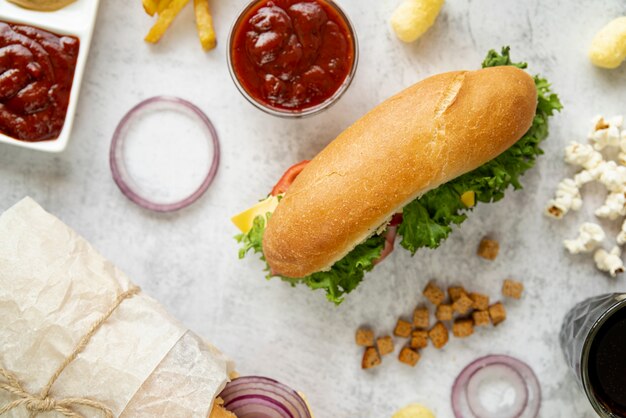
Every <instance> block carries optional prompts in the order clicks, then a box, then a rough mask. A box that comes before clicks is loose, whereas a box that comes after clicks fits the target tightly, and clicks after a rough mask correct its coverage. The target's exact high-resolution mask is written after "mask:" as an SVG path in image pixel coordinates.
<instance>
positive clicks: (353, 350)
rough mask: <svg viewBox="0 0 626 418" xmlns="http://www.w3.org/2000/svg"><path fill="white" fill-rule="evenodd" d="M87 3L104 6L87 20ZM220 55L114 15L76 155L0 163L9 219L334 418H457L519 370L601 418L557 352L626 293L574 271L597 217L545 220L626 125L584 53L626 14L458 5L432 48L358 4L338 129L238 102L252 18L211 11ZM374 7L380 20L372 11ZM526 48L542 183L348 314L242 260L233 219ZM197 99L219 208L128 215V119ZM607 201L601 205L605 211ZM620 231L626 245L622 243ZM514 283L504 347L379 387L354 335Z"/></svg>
mask: <svg viewBox="0 0 626 418" xmlns="http://www.w3.org/2000/svg"><path fill="white" fill-rule="evenodd" d="M81 1H87V0H81ZM212 3H213V8H214V9H215V17H216V22H217V30H218V35H219V41H220V44H219V47H218V49H217V50H216V51H213V52H211V53H209V54H203V53H202V52H201V50H200V48H199V46H198V42H197V39H196V36H195V29H194V25H193V20H192V19H193V16H192V11H191V9H190V8H187V10H185V11H184V12H183V13H182V15H181V16H180V17H179V18H178V19H177V21H176V22H175V24H174V26H173V28H172V29H171V31H170V32H169V33H168V34H167V36H166V37H165V38H164V39H163V41H162V42H161V44H159V45H157V46H148V45H146V44H144V42H143V41H142V38H143V35H144V34H145V32H146V31H147V30H148V28H149V26H150V24H151V20H150V19H149V18H148V17H147V16H146V15H144V13H143V11H142V9H141V5H140V1H139V0H133V1H129V0H107V1H105V2H102V4H101V7H100V14H99V17H98V22H97V27H96V31H95V34H94V39H93V45H92V47H93V48H92V50H91V55H90V57H89V62H88V65H87V70H86V75H85V79H84V85H83V89H82V92H81V96H80V103H79V106H78V109H79V110H78V114H77V117H76V123H75V129H74V135H73V138H72V140H71V142H70V144H69V147H68V149H67V151H66V152H64V153H63V154H60V155H48V154H40V153H35V152H32V151H29V150H25V149H18V148H15V147H11V146H2V147H0V207H1V208H2V209H5V208H8V207H9V206H11V205H12V204H13V203H15V202H17V201H18V200H19V199H21V198H22V197H24V196H26V195H30V196H32V197H34V198H35V199H36V200H37V201H38V202H39V203H40V204H42V205H43V206H44V207H45V208H46V209H48V210H49V211H51V212H52V213H54V214H56V215H58V216H59V217H60V218H61V219H63V220H64V221H65V222H66V223H68V224H69V225H71V226H73V227H74V228H75V229H77V230H78V231H79V232H80V233H81V234H83V235H84V236H85V237H86V238H87V239H88V240H90V241H91V242H92V243H93V244H94V245H95V247H97V248H99V249H100V250H101V251H102V252H103V253H104V254H105V255H106V256H107V257H109V258H110V259H111V260H114V262H115V263H116V264H117V265H118V266H119V267H121V268H122V269H123V270H125V271H126V272H127V273H129V275H130V276H131V277H133V278H134V280H135V281H136V282H137V283H139V284H140V285H142V286H143V288H144V289H145V290H146V291H147V292H148V293H149V294H151V295H152V296H154V297H156V298H157V299H159V300H160V301H161V302H162V303H163V304H164V305H165V306H166V307H167V308H168V309H169V310H170V311H172V312H173V313H174V314H175V315H176V316H178V317H179V318H180V319H181V320H182V321H183V322H184V323H185V324H187V325H188V326H189V327H191V328H192V329H194V330H195V331H197V332H199V333H200V334H201V335H203V336H205V337H206V338H208V339H210V340H211V341H213V342H214V343H215V344H216V345H218V346H219V347H221V348H222V349H223V350H224V351H225V352H226V353H228V354H229V355H231V356H232V357H234V358H235V359H236V360H237V362H238V366H239V369H240V370H241V372H242V373H243V374H261V375H268V376H273V377H275V378H277V379H280V380H282V381H284V382H286V383H288V384H290V385H292V386H294V387H296V388H299V389H301V390H302V391H304V392H305V393H306V394H307V395H308V397H309V399H310V401H311V404H312V406H313V409H314V411H315V412H316V415H317V417H318V418H329V417H348V416H358V417H361V418H369V417H372V418H374V417H389V416H390V415H391V414H392V412H393V411H394V410H396V409H397V408H399V407H401V406H404V405H405V404H407V403H409V402H423V403H425V404H426V405H428V406H430V407H431V408H432V409H433V410H434V411H435V412H436V413H437V416H438V417H443V418H449V417H452V411H451V408H450V402H449V398H450V387H451V385H452V382H453V380H454V378H455V377H456V375H457V374H458V373H459V371H460V370H461V369H462V368H463V367H464V366H465V365H466V364H467V363H468V362H470V361H471V360H473V359H474V358H476V357H478V356H482V355H485V354H489V353H505V354H510V355H514V356H517V357H519V358H521V359H523V360H525V361H526V362H528V363H529V364H530V365H531V366H532V367H533V368H534V370H535V371H536V373H537V375H538V376H539V379H540V380H541V385H542V389H543V395H544V401H543V407H542V410H541V413H540V416H541V417H546V418H578V417H592V416H594V414H593V412H592V411H591V408H590V407H589V406H588V405H587V402H586V400H585V398H584V395H582V394H581V392H579V391H578V389H577V388H576V386H575V384H574V381H573V377H572V375H571V374H569V373H568V371H567V369H566V366H565V363H564V361H563V359H562V356H561V352H560V349H559V345H558V341H557V333H558V329H559V327H560V323H561V320H562V318H563V316H564V314H565V312H566V311H567V310H568V309H569V308H570V307H571V306H572V305H573V304H574V303H575V302H577V301H579V300H581V299H583V298H585V297H586V296H588V295H593V294H598V293H604V292H611V291H616V290H619V289H622V290H623V289H624V288H626V286H625V284H624V283H626V282H624V280H626V279H624V278H621V279H618V280H613V279H610V278H608V277H605V276H604V275H602V274H600V273H598V272H597V271H596V270H595V268H594V267H593V266H592V264H591V262H590V260H589V258H588V257H583V256H581V257H572V256H568V255H566V254H565V253H564V251H563V249H562V246H561V243H560V241H561V239H562V238H564V237H565V236H569V235H574V233H575V231H574V229H575V228H576V226H577V225H578V224H579V223H580V222H582V221H583V219H592V218H593V216H592V206H591V205H588V206H587V209H586V211H583V212H582V213H580V214H576V215H573V216H571V217H569V218H568V219H567V220H565V221H564V222H561V223H559V222H556V221H552V220H549V219H547V218H545V217H544V216H542V214H541V212H542V209H543V206H544V204H545V202H546V201H547V200H548V198H549V197H550V196H551V194H552V193H553V190H554V188H555V186H556V183H557V182H558V181H559V180H560V178H561V177H562V176H563V175H565V174H566V173H568V168H567V167H565V165H564V164H563V163H562V158H561V156H562V148H563V146H564V145H565V144H566V143H567V142H569V141H570V140H584V138H585V134H586V132H587V129H588V124H589V122H588V120H589V119H590V118H591V117H592V116H593V115H594V114H596V113H605V114H609V115H610V114H613V113H620V112H621V113H626V102H625V101H624V97H626V66H623V67H622V68H620V69H618V70H615V71H603V70H598V69H595V68H593V67H592V66H591V65H590V64H589V62H588V61H587V59H586V48H587V45H588V44H589V42H590V40H591V38H592V36H593V34H594V33H595V31H596V30H598V29H599V28H600V27H601V26H602V25H603V24H604V23H605V22H607V21H608V20H610V19H612V18H613V17H616V16H619V15H623V14H624V13H625V12H626V8H625V7H624V3H623V2H622V1H620V0H598V1H594V2H593V6H592V5H591V2H584V1H572V0H570V1H567V0H553V1H549V2H547V1H543V2H540V1H538V0H532V1H523V2H521V1H487V0H472V1H470V0H457V1H449V2H448V4H446V5H445V7H444V9H443V12H442V14H441V16H440V17H439V19H438V21H437V23H436V25H435V26H434V28H433V29H432V30H431V31H430V32H428V33H427V34H426V35H425V36H424V37H423V38H422V39H421V40H420V41H419V42H417V43H415V44H413V45H408V46H405V45H402V44H400V43H399V42H398V41H397V40H396V39H395V38H394V36H393V35H392V34H391V32H390V30H389V28H388V24H387V18H388V17H389V15H390V14H391V12H392V10H393V8H394V7H395V5H396V4H397V3H398V1H396V0H384V1H377V2H375V1H371V0H370V1H367V2H365V1H359V0H342V1H341V3H342V5H343V6H344V7H345V9H346V10H347V12H348V13H349V15H350V16H351V18H352V19H353V21H354V23H355V25H356V28H357V31H358V35H359V39H360V41H361V50H360V52H361V62H360V66H359V70H358V73H357V76H356V79H355V81H354V83H353V85H352V87H351V88H350V89H349V91H348V92H347V94H346V95H345V96H344V97H343V98H342V99H341V101H340V102H339V103H338V104H337V105H336V106H335V107H334V108H332V110H330V111H328V112H326V113H323V114H321V115H319V116H315V117H313V118H310V119H306V120H302V121H286V120H281V119H276V118H274V117H271V116H268V115H265V114H263V113H261V112H259V111H258V110H257V109H255V108H253V107H252V106H251V105H249V104H248V103H247V102H245V100H244V99H243V98H242V97H241V96H240V94H239V93H238V92H237V90H236V89H235V87H234V85H233V84H232V82H231V80H230V78H229V75H228V71H227V68H226V60H225V38H226V35H227V32H228V29H229V26H230V22H231V21H232V20H233V19H234V17H235V14H236V12H237V11H238V10H239V9H240V8H241V7H242V6H243V4H244V3H245V1H244V0H237V1H221V0H213V1H212ZM366 4H367V5H366ZM505 44H510V45H511V47H512V51H513V57H514V58H515V59H524V60H527V61H528V62H529V65H530V71H531V72H540V73H542V74H544V75H546V76H547V77H548V78H549V79H550V80H551V81H552V82H553V84H554V89H555V90H556V91H558V92H559V93H560V95H561V98H562V101H563V102H564V104H565V110H564V111H563V113H562V114H561V115H559V116H557V117H556V118H554V119H553V121H552V135H551V137H550V139H549V141H548V142H547V143H546V155H545V156H544V157H543V158H541V159H540V162H539V164H538V166H537V167H536V169H535V170H533V171H532V172H531V173H530V174H528V175H527V176H526V177H525V178H524V184H525V186H526V188H525V190H523V191H521V192H516V193H509V195H508V196H507V197H506V198H505V199H504V200H503V201H501V202H499V203H497V204H493V205H488V206H480V207H479V208H477V210H475V212H474V213H473V214H472V216H471V217H470V219H469V220H468V221H467V222H466V223H465V224H464V225H463V227H462V228H461V229H460V230H458V231H456V232H455V233H454V234H453V235H452V236H451V238H450V239H449V240H448V241H447V242H446V243H445V244H444V245H442V246H441V248H439V249H438V250H437V251H435V252H433V251H421V252H419V253H418V255H416V256H415V257H414V258H411V257H410V256H409V255H408V254H407V253H406V252H404V251H397V252H396V253H394V255H393V256H392V257H391V258H389V259H388V261H385V263H383V265H381V266H380V268H378V269H377V270H376V271H375V272H373V273H372V274H370V275H368V276H367V278H366V280H365V282H364V283H363V284H362V285H361V286H360V287H359V289H358V290H357V291H355V292H354V293H353V294H351V295H350V296H349V297H348V299H347V300H346V302H345V303H344V304H343V305H342V306H340V307H338V308H337V307H335V306H332V305H331V304H329V303H328V302H326V300H325V298H324V296H323V295H322V294H320V293H315V292H311V291H309V290H308V289H306V288H302V287H299V288H296V289H292V288H290V287H289V286H288V285H286V284H284V283H281V282H279V281H269V282H267V281H265V280H264V279H263V273H262V272H261V270H260V268H261V264H260V262H258V261H256V260H254V259H253V258H249V259H246V260H245V261H239V260H237V244H236V243H235V241H234V240H233V239H232V236H233V235H234V234H235V233H236V231H235V229H234V227H233V226H232V225H231V224H230V222H229V220H228V219H229V217H230V216H231V215H232V214H233V213H235V212H237V211H238V210H240V209H243V208H245V207H247V206H248V205H249V204H251V203H252V202H255V201H256V200H257V199H258V198H260V197H262V196H263V195H264V194H265V193H267V191H268V190H269V189H270V188H271V186H272V185H273V183H274V182H275V180H276V179H277V178H278V176H279V175H280V174H281V173H282V171H283V170H284V168H285V167H287V166H289V165H291V164H292V163H294V162H296V161H300V160H302V159H304V158H306V157H311V156H313V155H314V154H315V153H316V152H317V151H318V150H320V149H321V148H322V147H323V145H324V144H326V143H327V142H328V141H329V140H331V139H332V138H333V137H334V136H335V135H336V134H337V133H339V132H340V131H341V130H342V129H343V128H345V127H346V126H348V125H349V124H350V123H351V122H352V121H354V120H355V119H356V118H357V117H358V116H359V115H361V114H362V113H364V112H365V111H366V110H367V109H369V108H370V107H372V106H373V105H374V104H376V103H378V102H379V101H381V100H382V99H384V98H386V97H387V96H389V95H391V94H392V93H394V92H396V91H398V90H400V89H402V88H403V87H405V86H408V85H409V84H411V83H412V82H415V81H418V80H420V79H421V78H423V77H425V76H427V75H430V74H434V73H437V72H441V71H447V70H453V69H468V68H476V67H478V66H479V64H480V62H481V60H482V58H483V56H484V55H485V53H486V51H487V50H488V49H490V48H499V47H500V46H501V45H505ZM157 94H172V95H178V96H181V97H184V98H186V99H189V100H191V101H193V102H195V103H196V104H198V105H199V106H200V107H201V108H202V109H203V110H205V111H206V112H207V113H208V114H209V116H210V117H211V118H212V120H213V121H214V123H215V125H216V127H217V130H218V132H219V134H220V137H221V143H222V147H223V154H222V158H223V159H222V166H221V168H220V171H219V174H218V176H217V178H216V181H215V183H214V185H213V186H212V188H211V189H210V190H209V192H208V193H207V194H206V195H205V196H204V197H203V198H202V199H201V200H200V201H199V202H198V203H197V204H196V205H194V206H192V207H191V208H189V209H187V210H184V211H182V212H180V213H176V214H171V215H158V214H153V213H149V212H146V211H144V210H142V209H140V208H138V207H136V206H135V205H133V204H132V203H131V202H130V201H128V200H127V199H126V198H125V197H124V196H123V195H122V194H121V193H120V192H119V190H118V189H117V187H116V186H115V184H114V183H113V181H112V180H111V175H110V170H109V166H108V147H109V143H110V139H111V135H112V133H113V130H114V128H115V126H116V124H117V122H118V121H119V119H120V118H121V117H122V116H123V114H124V112H125V111H126V110H128V109H129V108H130V107H132V106H133V105H134V104H136V103H137V102H138V101H140V100H141V99H144V98H146V97H149V96H153V95H157ZM588 194H589V193H588ZM613 226H614V227H615V225H613ZM486 233H490V234H493V235H495V236H496V237H497V238H498V239H500V241H501V245H502V251H501V254H500V256H499V257H498V259H497V261H495V262H493V263H489V262H486V261H483V260H481V259H479V258H477V257H476V256H475V255H474V252H475V248H476V245H477V243H478V241H479V239H480V237H481V236H482V235H484V234H486ZM509 275H511V276H514V277H517V278H519V279H521V280H523V281H524V283H525V285H526V287H527V292H526V296H525V297H524V299H523V300H522V301H521V302H516V303H509V304H508V307H509V319H508V320H507V323H506V324H504V325H503V326H501V327H498V328H497V329H488V330H487V329H485V330H480V331H479V332H478V333H477V335H475V336H474V337H472V338H470V339H467V340H464V341H460V340H453V341H452V342H451V343H449V344H448V346H446V347H445V349H444V350H442V351H435V350H434V349H432V348H428V349H426V350H425V351H424V353H423V354H424V356H423V359H422V361H421V362H420V364H419V365H418V366H417V367H416V368H415V369H411V368H408V367H405V366H403V365H401V364H399V363H398V362H397V361H396V360H395V359H393V358H387V359H386V361H385V362H384V364H383V366H382V367H379V368H378V369H376V370H374V371H371V372H363V371H362V370H361V369H360V367H359V366H360V355H361V350H360V349H358V348H357V347H355V345H354V343H353V333H354V330H355V329H356V328H357V327H358V326H359V325H361V324H365V323H367V324H371V325H372V326H374V327H375V328H376V329H377V330H378V331H379V332H380V333H388V332H391V330H392V327H393V325H394V323H395V320H396V319H397V317H398V315H407V314H409V313H410V312H411V310H412V308H413V307H414V306H415V304H416V303H417V302H418V301H420V300H421V297H420V296H419V293H420V290H421V289H422V287H423V286H424V284H425V283H426V281H427V280H428V279H431V278H437V279H439V280H440V282H441V283H461V284H464V285H465V286H466V287H468V288H471V289H476V290H478V291H485V292H489V293H490V294H491V295H493V296H496V295H497V294H498V290H499V286H500V283H501V280H502V279H504V278H505V277H506V276H509Z"/></svg>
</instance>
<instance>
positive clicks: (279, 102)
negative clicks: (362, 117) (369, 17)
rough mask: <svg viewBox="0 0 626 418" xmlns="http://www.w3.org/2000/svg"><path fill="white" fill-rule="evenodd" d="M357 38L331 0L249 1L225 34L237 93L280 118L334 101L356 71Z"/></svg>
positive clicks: (315, 109) (318, 109)
mask: <svg viewBox="0 0 626 418" xmlns="http://www.w3.org/2000/svg"><path fill="white" fill-rule="evenodd" d="M357 62H358V43H357V38H356V33H355V30H354V27H353V25H352V23H351V22H350V20H349V19H348V16H347V15H346V14H345V13H344V12H343V10H342V9H341V8H340V7H339V6H338V5H337V4H336V3H335V2H334V1H332V0H254V1H252V2H251V3H249V4H248V5H247V6H246V7H245V8H244V10H243V11H242V12H241V13H240V14H239V16H238V18H237V20H236V21H235V23H234V24H233V27H232V29H231V32H230V36H229V47H228V65H229V69H230V74H231V76H232V79H233V81H234V82H235V85H236V86H237V88H238V89H239V91H240V92H241V94H242V95H243V96H244V97H245V98H246V99H247V100H248V101H249V102H250V103H252V104H253V105H255V106H256V107H258V108H259V109H261V110H263V111H265V112H267V113H269V114H272V115H275V116H281V117H302V116H308V115H312V114H315V113H318V112H321V111H322V110H324V109H326V108H328V107H329V106H331V105H332V104H333V103H335V102H336V101H337V100H338V99H339V97H341V95H342V94H343V93H344V92H345V91H346V90H347V88H348V87H349V85H350V83H351V81H352V78H353V77H354V74H355V72H356V68H357Z"/></svg>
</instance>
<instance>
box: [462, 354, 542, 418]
mask: <svg viewBox="0 0 626 418" xmlns="http://www.w3.org/2000/svg"><path fill="white" fill-rule="evenodd" d="M540 405H541V388H540V386H539V381H538V380H537V376H536V375H535V373H534V372H533V371H532V369H531V368H530V367H528V365H527V364H525V363H523V362H522V361H520V360H518V359H515V358H513V357H509V356H504V355H493V356H486V357H482V358H479V359H478V360H475V361H474V362H472V363H470V364H469V365H468V366H467V367H466V368H465V369H464V370H463V371H462V372H461V374H460V375H459V377H457V379H456V381H455V382H454V386H453V388H452V409H453V410H454V415H455V417H456V418H535V417H536V416H537V415H538V413H539V407H540Z"/></svg>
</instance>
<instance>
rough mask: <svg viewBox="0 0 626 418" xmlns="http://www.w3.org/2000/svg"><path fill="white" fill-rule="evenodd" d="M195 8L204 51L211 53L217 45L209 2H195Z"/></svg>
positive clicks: (194, 0)
mask: <svg viewBox="0 0 626 418" xmlns="http://www.w3.org/2000/svg"><path fill="white" fill-rule="evenodd" d="M193 8H194V11H195V14H196V26H197V28H198V36H199V37H200V44H202V49H204V50H205V51H209V50H211V49H213V48H215V46H216V45H217V39H216V38H215V29H214V28H213V17H212V16H211V11H210V10H209V0H193Z"/></svg>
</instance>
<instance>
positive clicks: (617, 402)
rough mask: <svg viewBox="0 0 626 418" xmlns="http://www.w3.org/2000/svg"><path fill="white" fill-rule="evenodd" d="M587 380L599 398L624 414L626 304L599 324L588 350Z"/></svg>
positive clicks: (604, 403) (609, 406)
mask: <svg viewBox="0 0 626 418" xmlns="http://www.w3.org/2000/svg"><path fill="white" fill-rule="evenodd" d="M588 367H589V383H590V384H591V389H592V390H593V393H594V394H595V396H596V398H597V399H598V401H599V402H600V403H601V404H602V405H604V407H605V408H606V409H607V410H609V411H611V412H612V413H613V414H617V416H622V417H626V308H622V309H620V310H618V311H617V312H615V313H614V314H613V315H611V317H610V318H608V319H607V320H606V322H605V323H604V324H602V326H601V327H600V328H599V330H598V333H597V334H596V337H595V338H594V340H593V343H592V344H591V349H590V350H589V366H588Z"/></svg>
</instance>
